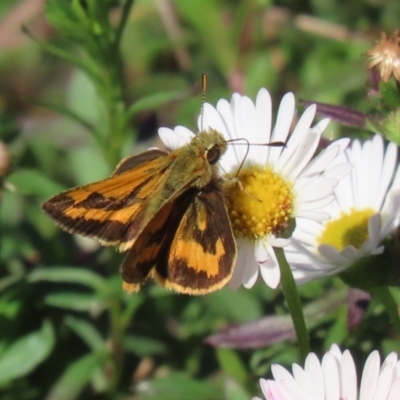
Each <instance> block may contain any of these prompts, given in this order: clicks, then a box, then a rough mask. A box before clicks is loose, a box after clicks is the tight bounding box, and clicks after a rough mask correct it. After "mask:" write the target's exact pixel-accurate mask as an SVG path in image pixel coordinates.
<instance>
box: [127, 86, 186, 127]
mask: <svg viewBox="0 0 400 400" xmlns="http://www.w3.org/2000/svg"><path fill="white" fill-rule="evenodd" d="M182 97H183V96H182V92H181V91H180V92H179V91H176V90H171V91H169V92H162V93H155V94H152V95H149V96H146V97H142V98H141V99H139V100H138V101H136V102H135V103H133V104H132V105H131V106H130V107H129V109H128V110H127V112H126V120H129V119H130V118H132V117H133V116H134V115H135V114H137V113H138V112H141V111H145V110H153V109H155V108H158V107H160V106H162V105H164V104H167V103H169V102H171V101H176V100H181V99H182Z"/></svg>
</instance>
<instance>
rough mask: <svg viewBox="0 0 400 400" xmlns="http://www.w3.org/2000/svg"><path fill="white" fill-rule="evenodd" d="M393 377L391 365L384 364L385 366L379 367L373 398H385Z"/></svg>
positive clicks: (380, 399) (384, 399) (377, 399)
mask: <svg viewBox="0 0 400 400" xmlns="http://www.w3.org/2000/svg"><path fill="white" fill-rule="evenodd" d="M394 379H395V377H394V371H393V367H392V366H391V365H386V366H385V367H383V368H381V372H380V374H379V378H378V382H377V385H376V389H375V395H374V400H386V398H387V396H388V395H389V392H390V388H391V385H392V383H393V381H394ZM399 397H400V393H399Z"/></svg>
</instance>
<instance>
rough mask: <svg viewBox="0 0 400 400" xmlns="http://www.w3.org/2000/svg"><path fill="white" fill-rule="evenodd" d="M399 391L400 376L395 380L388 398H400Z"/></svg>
mask: <svg viewBox="0 0 400 400" xmlns="http://www.w3.org/2000/svg"><path fill="white" fill-rule="evenodd" d="M399 393H400V378H397V379H396V380H395V381H394V382H393V384H392V387H391V389H390V392H389V395H388V397H387V399H386V400H399ZM360 400H363V399H360Z"/></svg>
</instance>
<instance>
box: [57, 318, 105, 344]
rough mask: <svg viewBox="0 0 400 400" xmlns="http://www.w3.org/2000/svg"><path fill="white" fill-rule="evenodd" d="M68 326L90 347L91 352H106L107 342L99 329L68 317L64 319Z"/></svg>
mask: <svg viewBox="0 0 400 400" xmlns="http://www.w3.org/2000/svg"><path fill="white" fill-rule="evenodd" d="M64 322H65V323H66V325H68V326H69V327H70V328H71V329H72V330H73V331H74V332H75V333H76V334H77V335H78V336H79V337H80V338H81V339H82V340H83V341H84V342H85V343H86V344H87V345H88V346H89V348H90V349H91V350H94V351H95V350H102V349H103V350H104V349H105V342H104V340H103V338H102V337H101V335H100V333H99V332H98V331H97V329H96V328H95V327H94V326H93V325H92V324H90V323H89V322H88V321H86V320H84V319H81V318H75V317H72V316H67V317H66V318H65V319H64Z"/></svg>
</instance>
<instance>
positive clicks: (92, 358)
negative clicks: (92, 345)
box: [46, 353, 104, 400]
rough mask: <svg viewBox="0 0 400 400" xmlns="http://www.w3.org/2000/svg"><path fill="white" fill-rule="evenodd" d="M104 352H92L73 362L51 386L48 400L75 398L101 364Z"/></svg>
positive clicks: (72, 399) (70, 399)
mask: <svg viewBox="0 0 400 400" xmlns="http://www.w3.org/2000/svg"><path fill="white" fill-rule="evenodd" d="M103 358H104V354H101V353H100V354H97V353H91V354H88V355H86V356H84V357H82V358H80V359H79V360H78V361H75V362H74V363H73V364H70V366H69V368H68V369H67V370H66V371H65V372H64V374H63V375H62V376H61V378H60V379H59V380H58V381H57V382H56V384H55V385H54V386H53V387H52V388H51V390H50V393H49V394H48V395H47V398H46V400H74V399H76V398H77V397H78V396H79V395H80V394H81V392H82V390H83V389H84V388H85V386H86V385H87V384H88V382H89V381H90V378H91V376H92V374H93V372H94V371H95V370H96V369H97V368H98V366H99V364H101V362H102V359H103Z"/></svg>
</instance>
